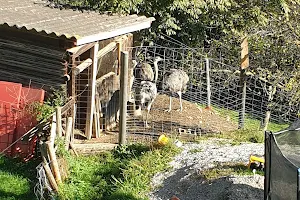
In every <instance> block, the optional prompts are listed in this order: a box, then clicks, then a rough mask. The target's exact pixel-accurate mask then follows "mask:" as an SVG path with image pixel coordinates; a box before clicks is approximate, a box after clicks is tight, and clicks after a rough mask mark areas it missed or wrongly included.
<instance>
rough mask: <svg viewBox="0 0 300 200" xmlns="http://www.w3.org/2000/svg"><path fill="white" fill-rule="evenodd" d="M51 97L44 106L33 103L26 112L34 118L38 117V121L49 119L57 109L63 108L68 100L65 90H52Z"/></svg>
mask: <svg viewBox="0 0 300 200" xmlns="http://www.w3.org/2000/svg"><path fill="white" fill-rule="evenodd" d="M49 93H50V95H49V96H48V97H46V100H45V101H44V103H43V104H40V103H39V102H33V103H32V104H29V105H27V107H26V110H27V111H28V112H29V113H31V114H32V115H33V116H36V119H37V120H38V121H42V120H46V119H48V118H49V117H50V116H51V115H52V114H53V113H54V111H55V107H57V106H63V105H64V104H65V103H66V100H67V94H66V91H65V89H64V88H61V89H52V91H51V92H49Z"/></svg>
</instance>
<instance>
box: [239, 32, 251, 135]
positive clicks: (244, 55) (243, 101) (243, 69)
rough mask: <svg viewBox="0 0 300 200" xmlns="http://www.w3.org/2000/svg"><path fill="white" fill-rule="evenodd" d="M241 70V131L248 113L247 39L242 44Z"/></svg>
mask: <svg viewBox="0 0 300 200" xmlns="http://www.w3.org/2000/svg"><path fill="white" fill-rule="evenodd" d="M241 49H242V50H241V69H240V97H241V98H240V99H241V107H240V111H239V126H238V128H239V129H242V128H244V126H245V112H246V91H247V83H246V78H247V75H246V69H247V68H248V67H249V52H248V39H247V37H245V38H243V40H242V43H241Z"/></svg>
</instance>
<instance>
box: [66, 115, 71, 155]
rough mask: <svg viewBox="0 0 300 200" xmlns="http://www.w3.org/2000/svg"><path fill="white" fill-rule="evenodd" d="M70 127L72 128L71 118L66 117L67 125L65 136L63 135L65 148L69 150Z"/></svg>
mask: <svg viewBox="0 0 300 200" xmlns="http://www.w3.org/2000/svg"><path fill="white" fill-rule="evenodd" d="M72 128H73V118H72V117H68V119H67V127H66V136H65V150H69V145H70V140H71V133H72Z"/></svg>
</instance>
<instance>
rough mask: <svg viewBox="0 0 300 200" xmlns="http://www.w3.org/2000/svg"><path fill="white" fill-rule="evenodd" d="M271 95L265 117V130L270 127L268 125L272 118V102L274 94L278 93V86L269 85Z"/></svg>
mask: <svg viewBox="0 0 300 200" xmlns="http://www.w3.org/2000/svg"><path fill="white" fill-rule="evenodd" d="M268 93H269V96H268V103H267V111H266V114H265V119H264V125H263V131H264V132H265V131H266V130H267V129H268V125H269V122H270V118H271V109H270V107H271V104H272V100H273V96H274V94H275V93H276V86H270V87H269V91H268Z"/></svg>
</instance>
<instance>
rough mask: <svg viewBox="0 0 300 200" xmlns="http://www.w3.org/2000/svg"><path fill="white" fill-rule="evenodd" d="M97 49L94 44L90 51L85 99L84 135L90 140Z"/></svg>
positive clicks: (97, 46) (96, 45)
mask: <svg viewBox="0 0 300 200" xmlns="http://www.w3.org/2000/svg"><path fill="white" fill-rule="evenodd" d="M98 49H99V44H98V43H97V44H95V46H94V48H93V49H92V50H91V57H92V58H93V65H92V70H91V75H90V79H89V86H88V87H89V96H88V99H87V104H88V105H87V114H86V124H85V135H86V137H87V139H91V138H92V132H93V116H94V109H95V95H96V78H97V67H98Z"/></svg>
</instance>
